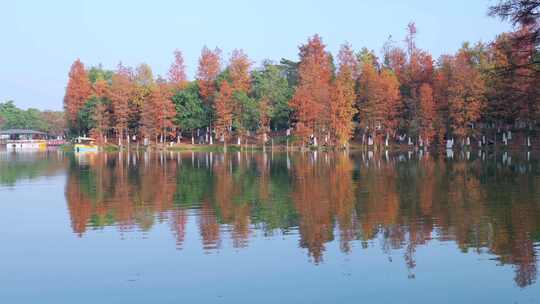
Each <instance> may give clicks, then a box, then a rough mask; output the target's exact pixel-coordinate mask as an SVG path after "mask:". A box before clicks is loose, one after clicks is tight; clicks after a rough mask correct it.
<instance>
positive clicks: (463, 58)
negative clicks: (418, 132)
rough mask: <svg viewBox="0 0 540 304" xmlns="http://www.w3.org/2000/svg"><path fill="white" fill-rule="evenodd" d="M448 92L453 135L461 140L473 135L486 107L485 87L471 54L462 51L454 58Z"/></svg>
mask: <svg viewBox="0 0 540 304" xmlns="http://www.w3.org/2000/svg"><path fill="white" fill-rule="evenodd" d="M448 92H449V99H448V116H449V121H450V130H451V131H452V134H453V135H455V136H457V137H458V138H461V139H463V138H464V137H465V136H470V135H473V130H474V129H473V128H474V124H475V123H476V122H477V121H478V119H479V118H480V114H481V111H482V109H483V107H484V98H485V96H484V92H485V85H484V81H483V79H482V76H481V75H480V72H479V71H478V69H477V68H476V67H475V66H474V65H473V63H472V61H471V57H470V54H468V53H466V52H463V51H461V52H459V53H458V55H457V56H456V57H455V58H454V60H453V71H452V78H451V79H450V82H449V88H448Z"/></svg>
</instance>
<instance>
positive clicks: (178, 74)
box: [168, 50, 187, 89]
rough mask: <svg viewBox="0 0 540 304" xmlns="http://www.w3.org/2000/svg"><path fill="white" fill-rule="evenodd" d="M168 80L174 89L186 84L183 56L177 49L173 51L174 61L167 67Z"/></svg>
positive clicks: (181, 87)
mask: <svg viewBox="0 0 540 304" xmlns="http://www.w3.org/2000/svg"><path fill="white" fill-rule="evenodd" d="M168 76H169V82H170V83H171V84H172V86H173V87H174V88H176V89H183V88H184V87H185V86H186V84H187V77H186V66H185V65H184V57H183V56H182V52H181V51H179V50H176V51H174V61H173V63H172V64H171V67H170V68H169V73H168Z"/></svg>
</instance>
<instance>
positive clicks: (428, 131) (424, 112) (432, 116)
mask: <svg viewBox="0 0 540 304" xmlns="http://www.w3.org/2000/svg"><path fill="white" fill-rule="evenodd" d="M419 95H420V109H419V116H420V117H419V121H420V126H419V129H420V132H419V133H420V137H421V138H422V140H424V141H425V143H426V145H429V144H430V143H432V142H433V139H434V138H435V135H436V134H437V133H436V130H435V126H436V120H437V111H436V106H435V101H434V99H433V89H432V88H431V86H430V85H429V84H427V83H424V84H422V86H421V87H420V93H419Z"/></svg>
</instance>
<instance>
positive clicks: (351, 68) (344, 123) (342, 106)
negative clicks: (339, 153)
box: [330, 44, 356, 147]
mask: <svg viewBox="0 0 540 304" xmlns="http://www.w3.org/2000/svg"><path fill="white" fill-rule="evenodd" d="M338 59H339V72H338V74H337V77H336V79H335V81H334V84H333V86H332V96H331V103H330V129H331V130H332V132H333V134H334V136H335V142H336V143H337V144H338V145H340V146H343V147H346V146H347V144H348V141H349V139H350V138H351V137H352V134H353V131H354V124H353V116H354V115H355V114H356V108H355V101H356V94H355V91H354V89H355V78H354V73H355V71H356V59H355V56H354V53H353V51H352V49H351V47H350V45H348V44H344V45H343V46H342V47H341V49H340V51H339V55H338Z"/></svg>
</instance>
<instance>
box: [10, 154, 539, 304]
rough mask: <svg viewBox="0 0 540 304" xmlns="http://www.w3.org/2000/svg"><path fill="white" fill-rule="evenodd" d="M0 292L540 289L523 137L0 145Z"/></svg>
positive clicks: (253, 297) (16, 299)
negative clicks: (459, 144) (368, 145)
mask: <svg viewBox="0 0 540 304" xmlns="http://www.w3.org/2000/svg"><path fill="white" fill-rule="evenodd" d="M0 243H1V244H2V247H1V251H0V252H1V253H0V257H1V259H0V269H1V271H0V302H1V303H353V302H354V303H358V302H363V303H472V302H477V303H540V284H539V283H538V262H539V253H540V161H539V160H538V156H537V155H535V153H530V154H526V152H519V153H513V154H508V153H501V152H499V153H493V152H491V153H487V154H486V153H478V152H477V151H474V152H472V153H461V152H457V151H456V152H454V155H452V157H449V156H447V155H434V154H431V155H430V154H425V153H424V154H420V153H417V152H415V153H413V152H410V153H407V152H404V153H388V154H385V153H382V154H377V153H376V154H372V153H371V152H370V153H361V152H354V153H351V154H345V153H323V152H305V153H300V152H295V153H289V154H287V153H284V152H280V153H277V152H275V153H270V152H269V151H268V152H267V153H263V152H254V151H247V152H242V153H240V152H231V153H227V154H223V153H192V152H163V153H158V152H154V153H150V152H146V153H145V152H138V153H135V152H132V153H112V154H111V153H109V154H96V155H91V154H89V155H73V154H67V153H63V152H60V151H48V152H43V153H17V154H15V153H7V152H6V151H1V152H0Z"/></svg>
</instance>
